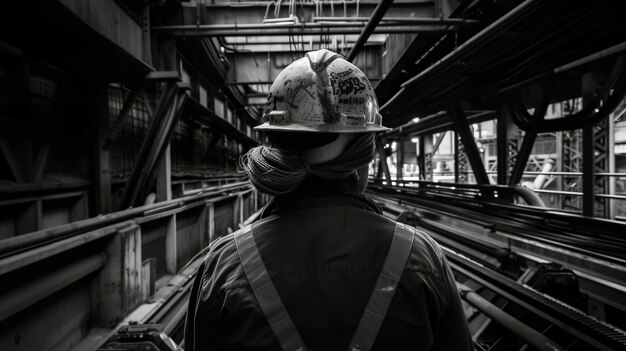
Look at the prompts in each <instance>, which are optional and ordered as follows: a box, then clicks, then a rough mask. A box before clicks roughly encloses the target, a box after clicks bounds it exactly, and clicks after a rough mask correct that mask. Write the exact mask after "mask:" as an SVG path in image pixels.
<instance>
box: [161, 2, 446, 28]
mask: <svg viewBox="0 0 626 351" xmlns="http://www.w3.org/2000/svg"><path fill="white" fill-rule="evenodd" d="M378 3H379V1H377V0H375V1H370V0H360V1H333V2H330V3H329V2H326V1H324V2H317V1H316V2H307V1H303V2H302V3H300V4H298V6H296V7H295V9H293V11H292V14H293V17H289V16H290V12H289V11H290V10H289V2H287V1H283V2H276V1H273V2H246V3H243V2H242V3H239V2H232V1H231V2H213V1H211V2H209V1H202V2H200V1H188V2H182V3H181V9H182V11H180V13H177V14H176V17H174V19H173V23H179V24H193V25H195V24H198V23H199V24H230V23H262V22H267V23H276V22H281V21H293V18H294V17H297V18H298V20H299V21H300V22H307V21H313V19H314V18H316V17H329V16H330V17H353V18H358V17H363V18H369V17H371V16H372V13H373V12H374V9H375V8H376V6H378ZM277 4H278V5H279V6H276V5H277ZM407 13H411V14H412V15H413V16H414V17H417V18H435V17H439V15H438V14H436V13H435V4H434V1H433V0H414V1H396V2H395V3H394V4H393V5H392V6H391V8H390V9H389V10H388V11H387V14H388V15H389V16H390V17H404V16H406V15H407ZM443 17H447V16H443Z"/></svg>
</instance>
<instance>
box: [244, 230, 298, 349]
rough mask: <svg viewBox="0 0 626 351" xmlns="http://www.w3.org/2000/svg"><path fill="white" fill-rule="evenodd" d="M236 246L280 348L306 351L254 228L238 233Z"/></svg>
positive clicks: (249, 281)
mask: <svg viewBox="0 0 626 351" xmlns="http://www.w3.org/2000/svg"><path fill="white" fill-rule="evenodd" d="M235 245H236V246H237V253H238V254H239V259H240V260H241V265H242V267H243V271H244V274H245V275H246V279H247V280H248V283H249V284H250V287H251V288H252V291H253V292H254V296H255V297H256V300H257V302H258V304H259V306H260V307H261V310H262V311H263V314H265V318H267V321H268V322H269V324H270V327H271V328H272V331H273V332H274V335H275V336H276V339H277V340H278V343H279V344H280V347H281V348H282V349H283V350H285V351H304V350H306V348H305V347H304V343H303V342H302V338H301V337H300V333H298V330H297V329H296V326H295V325H294V324H293V321H292V320H291V317H289V313H287V310H286V309H285V305H283V301H282V300H281V298H280V296H279V295H278V292H277V291H276V287H274V283H272V279H271V277H270V275H269V273H268V272H267V269H266V268H265V264H264V263H263V260H262V259H261V255H260V254H259V249H258V248H257V246H256V244H255V242H254V237H253V236H252V226H251V225H248V226H246V227H244V228H242V229H241V230H240V231H239V232H238V233H236V234H235Z"/></svg>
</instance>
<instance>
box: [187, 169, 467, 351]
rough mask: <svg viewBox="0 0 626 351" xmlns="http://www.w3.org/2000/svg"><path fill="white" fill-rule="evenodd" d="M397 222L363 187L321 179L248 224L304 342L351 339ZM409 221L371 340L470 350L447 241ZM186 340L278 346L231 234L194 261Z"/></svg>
mask: <svg viewBox="0 0 626 351" xmlns="http://www.w3.org/2000/svg"><path fill="white" fill-rule="evenodd" d="M395 226H396V223H395V222H394V221H393V220H391V219H388V218H386V217H384V216H382V211H381V210H380V207H379V206H378V205H377V204H376V203H374V202H373V201H371V200H369V199H368V198H366V197H365V196H364V195H362V194H359V193H357V192H355V191H351V190H350V189H349V187H347V186H345V185H341V184H336V183H328V184H326V183H322V182H319V181H318V182H307V183H306V184H304V185H303V186H301V187H300V188H299V189H298V190H296V191H295V192H293V193H291V194H289V195H287V196H281V197H277V198H275V199H274V200H273V201H272V202H271V203H270V204H269V205H268V206H267V207H266V208H265V210H264V211H263V214H262V216H261V218H260V220H258V221H257V222H255V223H254V224H252V228H251V229H252V233H253V237H254V241H255V242H256V246H257V247H258V250H259V253H260V256H261V258H262V261H263V263H265V266H266V268H267V271H268V272H269V275H270V277H271V280H272V282H273V283H274V285H275V287H276V290H277V292H278V294H279V296H280V298H281V299H282V301H283V304H284V307H285V308H286V310H287V311H288V313H289V316H290V317H291V319H292V320H293V322H294V324H295V327H296V329H297V330H298V331H299V333H300V336H301V338H302V341H303V342H304V344H305V345H306V348H307V350H325V351H326V350H341V351H345V350H346V349H347V348H348V345H349V343H350V341H351V339H352V337H353V335H354V333H355V329H356V328H357V324H358V323H359V320H360V319H361V316H362V315H363V311H364V309H365V306H366V304H367V302H368V299H369V297H370V295H371V293H372V289H373V288H374V284H375V282H376V279H377V277H378V274H379V272H380V270H381V267H382V264H383V261H384V260H385V257H386V254H387V251H388V250H389V247H390V244H391V239H392V236H393V233H394V228H395ZM411 230H412V231H413V235H414V238H413V244H412V249H411V251H410V254H409V258H408V261H407V264H406V267H405V268H404V272H403V273H402V276H401V279H400V282H399V284H398V286H397V290H396V292H395V295H394V297H393V300H392V301H391V305H390V307H389V310H388V312H387V315H386V317H385V319H384V322H383V324H382V326H381V328H380V332H379V334H378V336H377V338H376V341H375V343H374V345H373V349H374V350H461V351H462V350H472V349H473V346H472V341H471V337H470V334H469V331H468V328H467V322H466V319H465V316H464V313H463V309H462V306H461V302H460V298H459V294H458V291H457V289H456V286H455V282H454V277H453V276H452V273H451V271H450V268H449V267H448V265H447V262H446V259H445V256H444V254H443V252H442V250H441V248H440V247H439V246H438V245H437V244H436V243H435V242H434V241H433V240H432V239H431V238H430V237H429V236H428V235H426V234H425V233H423V232H420V231H418V230H414V229H411ZM235 234H237V233H235ZM185 350H187V351H189V350H191V351H200V350H203V351H204V350H280V346H279V344H278V342H277V340H276V337H275V336H274V334H273V332H272V329H271V328H270V325H269V323H268V321H267V319H266V317H265V316H264V314H263V311H262V310H261V309H260V307H259V305H258V303H257V301H256V299H255V295H254V293H253V291H252V290H251V288H250V285H249V284H248V281H247V280H246V276H245V274H244V272H243V270H242V266H241V261H240V258H239V256H238V254H237V248H236V245H235V242H234V239H233V234H230V235H227V236H225V237H222V238H220V239H218V240H216V241H214V242H213V243H212V245H211V248H210V250H209V253H208V254H207V255H206V257H205V259H204V261H203V263H202V265H201V266H200V268H199V270H198V274H197V276H196V279H195V282H194V285H193V289H192V292H191V297H190V301H189V309H188V313H187V320H186V331H185Z"/></svg>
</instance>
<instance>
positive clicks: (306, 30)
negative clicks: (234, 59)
mask: <svg viewBox="0 0 626 351" xmlns="http://www.w3.org/2000/svg"><path fill="white" fill-rule="evenodd" d="M212 27H213V25H201V26H193V25H189V26H159V27H153V28H152V29H153V30H154V31H155V32H168V33H170V34H172V35H174V36H177V37H207V38H208V37H236V36H239V37H243V36H246V37H250V36H284V35H287V36H289V35H294V36H295V35H343V34H361V32H362V31H363V27H361V26H355V25H353V24H351V25H350V26H341V27H339V26H329V25H327V24H324V25H314V24H311V25H288V26H283V25H281V26H269V25H268V26H256V25H255V26H250V28H246V27H240V26H237V25H233V26H232V27H231V28H212ZM457 30H458V27H457V26H456V25H441V24H433V25H410V26H394V27H378V28H375V29H374V30H373V32H372V33H376V34H417V33H448V32H456V31H457Z"/></svg>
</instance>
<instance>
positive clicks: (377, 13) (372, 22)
mask: <svg viewBox="0 0 626 351" xmlns="http://www.w3.org/2000/svg"><path fill="white" fill-rule="evenodd" d="M392 3H393V0H382V1H381V2H379V3H378V5H376V8H375V9H374V13H372V16H371V18H370V19H369V21H368V22H367V24H366V25H365V28H363V31H362V32H361V34H360V35H359V38H358V39H357V40H356V43H354V46H353V47H352V49H350V52H349V53H348V56H346V59H347V60H348V61H350V62H352V61H354V59H356V55H357V54H358V53H359V51H361V48H363V45H365V43H366V42H367V39H369V37H370V35H372V33H374V31H375V30H376V27H377V26H378V24H379V23H380V20H381V19H382V18H383V16H384V15H385V13H386V12H387V10H388V9H389V7H390V6H391V4H392Z"/></svg>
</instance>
